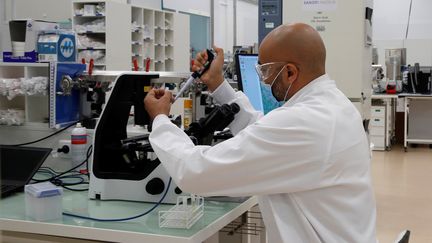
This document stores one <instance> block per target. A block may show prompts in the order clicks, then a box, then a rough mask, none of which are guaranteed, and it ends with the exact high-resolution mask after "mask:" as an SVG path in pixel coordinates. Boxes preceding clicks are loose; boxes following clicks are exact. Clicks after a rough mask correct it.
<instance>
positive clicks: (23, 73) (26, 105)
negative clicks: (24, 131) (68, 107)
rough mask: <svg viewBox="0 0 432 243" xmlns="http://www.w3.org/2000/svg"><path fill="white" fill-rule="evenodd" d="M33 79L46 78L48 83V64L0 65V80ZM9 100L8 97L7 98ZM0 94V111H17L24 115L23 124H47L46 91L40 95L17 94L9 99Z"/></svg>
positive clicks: (47, 98)
mask: <svg viewBox="0 0 432 243" xmlns="http://www.w3.org/2000/svg"><path fill="white" fill-rule="evenodd" d="M33 77H46V78H47V81H48V83H49V82H50V78H49V77H50V65H49V63H0V79H3V78H4V79H19V78H25V79H30V78H33ZM9 98H10V97H9ZM9 98H8V97H6V96H5V95H2V94H0V110H3V111H4V110H8V109H14V110H19V111H20V112H22V113H23V115H24V124H22V125H26V124H30V123H48V121H49V109H48V108H49V103H48V102H49V96H48V90H46V94H44V95H42V94H40V93H36V94H35V95H28V94H19V95H16V96H14V97H13V98H12V99H9Z"/></svg>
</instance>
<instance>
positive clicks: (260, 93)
mask: <svg viewBox="0 0 432 243" xmlns="http://www.w3.org/2000/svg"><path fill="white" fill-rule="evenodd" d="M257 63H258V54H238V55H236V68H237V70H236V71H237V78H238V86H239V89H240V90H241V91H243V93H244V94H245V95H246V96H247V97H248V98H249V101H250V102H251V104H252V106H253V107H254V108H255V109H256V110H258V111H261V112H263V113H264V114H267V113H268V112H270V111H271V110H273V109H274V108H276V107H278V106H279V103H278V102H277V101H276V100H273V99H271V97H272V94H269V93H267V92H268V91H266V90H265V89H263V88H262V87H261V83H260V80H259V77H258V74H257V72H256V71H255V65H256V64H257Z"/></svg>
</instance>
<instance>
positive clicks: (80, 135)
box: [71, 123, 87, 166]
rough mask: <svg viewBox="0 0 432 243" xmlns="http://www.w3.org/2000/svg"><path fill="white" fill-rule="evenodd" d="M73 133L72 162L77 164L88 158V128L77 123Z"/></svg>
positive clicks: (74, 164)
mask: <svg viewBox="0 0 432 243" xmlns="http://www.w3.org/2000/svg"><path fill="white" fill-rule="evenodd" d="M71 133H72V134H71V157H72V163H73V166H77V165H79V164H81V163H82V162H84V161H85V160H86V159H87V129H86V128H85V127H83V126H82V125H81V123H77V124H76V126H75V127H74V129H72V132H71Z"/></svg>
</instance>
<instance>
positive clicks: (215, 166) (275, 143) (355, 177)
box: [145, 23, 376, 243]
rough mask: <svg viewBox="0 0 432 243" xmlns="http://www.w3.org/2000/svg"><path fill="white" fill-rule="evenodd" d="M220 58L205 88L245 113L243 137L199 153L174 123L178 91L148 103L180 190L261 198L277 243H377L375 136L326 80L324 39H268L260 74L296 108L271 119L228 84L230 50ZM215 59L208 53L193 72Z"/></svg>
mask: <svg viewBox="0 0 432 243" xmlns="http://www.w3.org/2000/svg"><path fill="white" fill-rule="evenodd" d="M215 50H216V52H217V57H216V59H215V60H214V61H213V63H212V64H211V68H210V69H209V70H208V71H207V72H206V73H205V74H204V75H203V76H202V77H201V80H202V81H203V82H204V83H206V84H207V86H208V88H209V90H210V91H211V95H212V97H213V98H214V99H215V100H216V102H218V103H220V104H225V103H232V102H236V103H237V104H239V105H240V107H241V109H240V112H239V113H238V114H237V115H236V118H235V120H234V121H233V122H232V123H231V124H230V126H229V127H230V129H231V131H232V133H233V134H234V135H235V136H234V137H233V138H231V139H229V140H226V141H224V142H221V143H219V144H217V145H215V146H212V147H210V146H195V145H194V144H193V143H192V141H191V140H190V139H189V137H188V136H187V135H186V134H185V133H184V132H183V131H182V130H181V129H179V128H178V127H176V126H175V125H174V124H172V123H171V122H170V120H169V119H168V117H167V115H168V113H169V110H170V102H171V100H172V94H171V93H170V92H169V91H165V90H152V91H150V92H149V93H148V94H147V97H146V99H145V106H146V109H147V111H148V113H149V115H150V117H151V118H152V119H153V131H152V132H151V134H150V142H151V145H152V147H153V149H154V150H155V152H156V154H157V156H158V157H159V159H160V161H161V162H162V164H163V165H164V167H165V168H166V169H167V171H168V173H169V174H170V175H171V176H172V178H173V180H174V181H175V182H176V183H177V185H178V186H179V187H180V188H181V189H182V190H184V191H187V192H191V193H195V194H199V195H204V196H212V195H227V196H247V195H257V196H258V200H259V207H260V210H261V212H262V215H263V219H264V223H265V225H266V228H267V233H268V239H269V242H271V243H273V242H295V243H297V242H307V243H313V242H338V243H339V242H350V243H352V242H359V243H367V242H376V233H375V217H376V212H375V200H374V195H373V190H372V187H371V178H370V150H369V145H368V141H367V137H366V134H365V132H364V129H363V126H362V119H361V117H360V114H359V113H358V112H357V110H356V108H355V107H354V106H353V105H352V104H351V102H350V101H349V100H348V99H347V98H346V97H345V95H344V94H343V93H342V92H341V91H340V90H339V89H338V88H337V87H336V84H335V81H333V80H331V79H330V77H329V76H328V75H327V74H326V72H325V55H326V53H325V47H324V44H323V41H322V39H321V37H320V36H319V34H318V33H317V32H316V31H315V30H314V29H313V28H312V27H310V26H308V25H306V24H300V23H297V24H289V25H282V26H279V27H278V28H276V29H275V30H273V31H272V32H271V33H269V34H268V35H267V37H266V38H265V39H264V40H263V42H262V44H261V46H260V49H259V64H258V65H257V72H258V74H259V76H260V78H261V80H262V81H263V82H265V84H266V85H267V87H269V88H270V89H271V91H272V92H271V93H272V94H273V96H274V97H275V98H276V99H277V100H278V101H286V102H285V104H284V105H283V106H281V107H279V108H277V109H275V110H273V111H271V112H269V113H268V114H267V115H265V116H262V114H261V113H260V112H257V111H255V110H254V109H253V107H252V105H251V104H250V103H249V101H248V99H247V98H246V96H245V95H244V94H243V93H242V92H235V91H234V90H233V89H232V88H231V87H230V85H229V84H228V83H227V82H226V81H224V80H223V76H222V65H223V50H222V49H219V48H215ZM206 59H207V55H206V53H205V52H202V53H200V54H198V55H197V59H196V60H195V65H194V67H193V69H194V70H199V69H201V68H202V67H203V63H204V62H205V60H206ZM347 78H349V77H347Z"/></svg>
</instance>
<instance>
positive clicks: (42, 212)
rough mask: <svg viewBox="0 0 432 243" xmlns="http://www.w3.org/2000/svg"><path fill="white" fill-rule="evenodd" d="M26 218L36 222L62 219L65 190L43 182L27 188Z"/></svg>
mask: <svg viewBox="0 0 432 243" xmlns="http://www.w3.org/2000/svg"><path fill="white" fill-rule="evenodd" d="M24 191H25V205H26V216H27V217H29V218H32V219H34V220H36V221H48V220H56V219H61V218H62V212H63V205H62V199H63V197H62V195H63V189H62V188H61V187H57V186H55V185H53V184H52V183H51V182H42V183H37V184H30V185H26V186H25V189H24Z"/></svg>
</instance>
